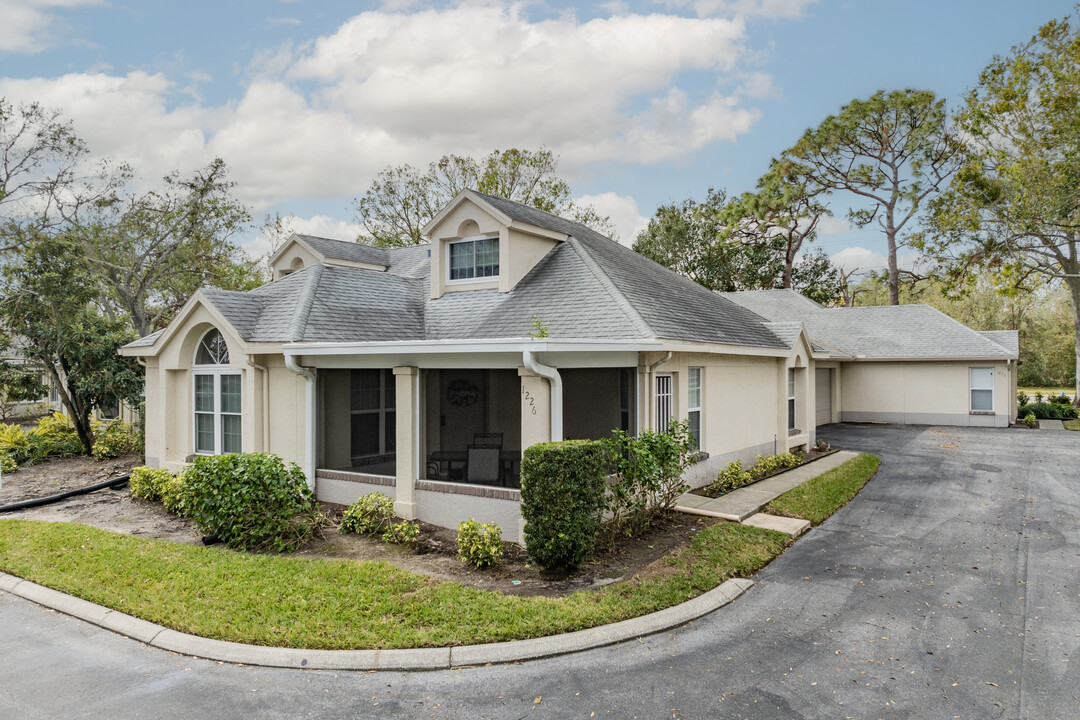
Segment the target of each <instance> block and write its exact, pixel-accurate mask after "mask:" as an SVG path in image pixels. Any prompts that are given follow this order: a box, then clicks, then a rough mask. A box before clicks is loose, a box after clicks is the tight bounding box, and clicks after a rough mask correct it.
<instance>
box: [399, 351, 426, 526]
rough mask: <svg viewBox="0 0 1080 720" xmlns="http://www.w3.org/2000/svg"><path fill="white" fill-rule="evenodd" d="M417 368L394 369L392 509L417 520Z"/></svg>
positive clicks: (418, 439)
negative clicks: (394, 470)
mask: <svg viewBox="0 0 1080 720" xmlns="http://www.w3.org/2000/svg"><path fill="white" fill-rule="evenodd" d="M418 380H419V371H418V370H417V368H415V367H409V366H404V367H396V368H394V382H395V389H396V404H397V409H396V417H397V421H396V422H397V428H396V435H397V451H396V452H397V462H396V463H395V465H396V468H397V493H396V499H395V501H394V512H396V513H397V514H398V516H399V517H403V518H405V519H406V520H415V519H416V477H417V469H418V468H417V466H416V456H417V453H418V452H419V447H420V437H419V434H418V432H417V408H418V407H419V403H420V397H419V392H418V388H417V386H418V382H417V381H418Z"/></svg>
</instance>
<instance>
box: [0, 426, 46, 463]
mask: <svg viewBox="0 0 1080 720" xmlns="http://www.w3.org/2000/svg"><path fill="white" fill-rule="evenodd" d="M0 453H2V454H3V455H5V456H7V457H9V458H11V461H12V462H14V463H15V464H16V465H26V464H28V463H31V462H33V461H34V460H36V459H37V458H38V449H37V448H36V447H35V444H34V443H33V442H32V439H31V437H30V434H29V433H28V432H26V431H25V430H23V429H22V428H21V427H19V426H18V425H0Z"/></svg>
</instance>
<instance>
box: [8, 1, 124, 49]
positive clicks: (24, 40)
mask: <svg viewBox="0 0 1080 720" xmlns="http://www.w3.org/2000/svg"><path fill="white" fill-rule="evenodd" d="M102 2H103V0H0V18H2V21H0V52H9V53H36V52H40V51H42V50H44V49H45V48H47V47H51V46H52V45H55V44H56V42H57V35H58V33H57V32H56V26H57V23H58V22H59V20H58V19H57V17H56V15H55V14H54V13H52V12H50V11H51V10H53V9H55V8H71V7H78V6H80V5H100V4H102Z"/></svg>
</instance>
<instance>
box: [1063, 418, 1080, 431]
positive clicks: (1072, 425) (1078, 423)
mask: <svg viewBox="0 0 1080 720" xmlns="http://www.w3.org/2000/svg"><path fill="white" fill-rule="evenodd" d="M1061 424H1062V425H1064V426H1065V429H1066V430H1080V420H1064V421H1062V423H1061Z"/></svg>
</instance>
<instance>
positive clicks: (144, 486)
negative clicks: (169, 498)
mask: <svg viewBox="0 0 1080 720" xmlns="http://www.w3.org/2000/svg"><path fill="white" fill-rule="evenodd" d="M170 477H172V473H170V472H169V471H168V470H166V469H165V468H152V467H146V466H145V465H142V466H139V467H137V468H135V469H133V470H132V471H131V477H129V478H128V487H129V488H130V489H131V494H132V495H134V496H135V497H137V498H141V499H143V500H161V487H162V485H163V484H164V483H165V481H166V480H167V479H168V478H170Z"/></svg>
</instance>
